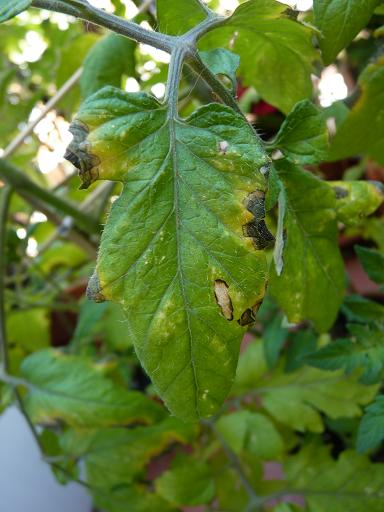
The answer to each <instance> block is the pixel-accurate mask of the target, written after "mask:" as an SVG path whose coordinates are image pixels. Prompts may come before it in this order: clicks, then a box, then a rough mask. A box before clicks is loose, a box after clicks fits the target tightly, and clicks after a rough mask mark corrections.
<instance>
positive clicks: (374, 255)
mask: <svg viewBox="0 0 384 512" xmlns="http://www.w3.org/2000/svg"><path fill="white" fill-rule="evenodd" d="M355 250H356V254H357V256H358V257H359V260H360V261H361V263H362V265H363V267H364V270H365V271H366V273H367V274H368V275H369V277H370V278H371V279H372V281H375V282H376V283H378V284H384V254H382V253H381V252H379V251H376V250H374V249H367V248H366V247H361V246H359V245H357V246H356V247H355Z"/></svg>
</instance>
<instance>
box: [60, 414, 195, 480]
mask: <svg viewBox="0 0 384 512" xmlns="http://www.w3.org/2000/svg"><path fill="white" fill-rule="evenodd" d="M195 433H196V432H195V428H194V426H192V427H191V425H190V424H186V423H182V422H181V420H177V419H176V418H168V419H166V420H164V421H162V422H160V423H158V424H157V425H153V426H149V427H137V428H133V429H127V428H109V429H97V430H95V429H90V430H87V429H83V430H69V431H67V432H66V433H65V435H64V436H63V437H62V439H61V444H62V447H63V449H64V452H65V453H66V454H68V455H70V456H71V457H75V458H76V459H79V458H81V460H82V461H83V463H84V467H85V471H86V475H87V481H88V483H89V485H90V486H91V487H92V488H95V489H99V490H111V489H113V488H116V487H117V486H119V485H123V484H125V485H127V484H129V485H131V484H132V483H134V480H135V479H137V478H138V477H143V476H144V471H145V467H146V465H147V464H148V463H149V461H150V460H151V459H152V458H153V457H155V456H157V455H159V454H161V453H162V452H163V451H165V450H166V449H167V448H168V447H169V446H171V445H172V444H174V443H183V444H186V443H188V442H191V441H192V440H193V437H194V435H195Z"/></svg>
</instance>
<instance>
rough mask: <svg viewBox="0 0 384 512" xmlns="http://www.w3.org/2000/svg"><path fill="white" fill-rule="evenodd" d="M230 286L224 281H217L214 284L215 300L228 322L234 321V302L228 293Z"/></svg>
mask: <svg viewBox="0 0 384 512" xmlns="http://www.w3.org/2000/svg"><path fill="white" fill-rule="evenodd" d="M228 288H229V286H228V285H227V283H226V282H225V281H223V280H222V279H216V280H215V284H214V292H215V298H216V302H217V304H218V306H219V307H220V309H221V313H222V314H223V316H224V318H226V319H227V320H233V306H232V300H231V297H230V296H229V292H228Z"/></svg>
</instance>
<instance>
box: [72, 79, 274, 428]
mask: <svg viewBox="0 0 384 512" xmlns="http://www.w3.org/2000/svg"><path fill="white" fill-rule="evenodd" d="M71 130H72V133H73V134H74V141H73V143H72V144H71V146H70V147H69V150H68V153H67V156H68V158H69V159H71V161H72V162H74V163H75V164H76V165H77V166H78V167H80V168H81V175H82V179H83V182H84V186H87V185H89V184H90V183H91V182H92V181H94V180H95V179H98V178H99V179H112V180H120V181H123V182H124V190H123V192H122V195H121V196H120V198H119V199H118V200H117V201H116V202H115V203H114V204H113V207H112V211H111V214H110V216H109V220H108V223H107V225H106V228H105V230H104V233H103V237H102V241H101V247H100V253H99V258H98V264H97V270H96V274H95V275H94V277H93V278H92V279H91V281H90V285H89V288H88V294H89V296H90V297H91V298H95V299H96V300H103V299H104V298H105V299H109V300H112V301H115V302H120V303H121V304H122V305H123V307H124V309H125V311H126V313H127V328H129V332H130V334H131V337H132V339H133V342H134V345H135V349H136V352H137V354H138V356H139V359H140V361H141V363H142V364H143V366H144V368H145V369H146V371H147V373H148V374H149V376H150V377H151V379H152V381H153V382H154V384H155V386H156V389H157V390H158V392H159V394H160V396H161V397H162V398H163V399H164V401H165V402H166V404H167V406H168V407H169V408H170V410H171V411H172V412H173V413H174V414H175V415H177V416H179V417H181V418H184V419H188V420H192V419H196V418H199V417H202V416H209V415H211V414H213V413H214V412H215V411H216V410H217V409H218V407H220V405H221V404H222V402H223V400H224V398H225V396H226V394H227V393H228V391H229V389H230V387H231V384H232V381H233V378H234V374H235V370H236V364H237V357H238V353H239V345H240V341H241V338H242V334H243V330H242V328H241V326H244V325H247V324H249V323H251V322H253V321H254V315H255V313H256V311H257V309H258V307H259V305H260V303H261V300H262V298H263V296H264V292H265V284H266V275H267V269H266V261H265V255H264V253H263V251H262V249H263V248H265V247H266V246H267V245H269V244H270V243H271V241H272V240H273V238H272V236H271V235H270V233H269V231H268V229H267V227H266V224H265V222H264V216H265V208H264V193H265V192H264V191H265V188H266V181H265V173H264V171H265V168H262V167H263V166H265V165H267V164H268V162H269V160H268V156H267V155H266V154H265V152H264V151H263V149H262V146H261V143H260V142H259V140H258V139H257V137H256V136H255V134H254V132H253V131H252V129H251V128H250V126H249V125H248V124H247V123H246V122H245V121H244V120H243V118H242V117H241V116H239V115H238V114H236V113H234V112H233V111H232V110H231V109H229V108H228V107H225V106H222V105H218V104H213V105H207V106H204V107H202V108H200V109H199V110H197V111H196V112H195V113H194V114H193V115H192V116H191V117H189V118H188V119H186V120H179V119H177V120H176V119H168V116H167V106H166V105H160V104H159V103H158V102H157V100H156V99H155V98H152V97H150V96H148V95H146V94H142V93H139V94H127V93H125V92H123V91H120V90H117V89H114V88H111V87H106V88H104V89H102V90H101V91H100V92H98V93H96V94H95V95H93V96H92V97H90V98H89V99H88V100H87V101H86V102H85V103H84V104H83V106H82V108H81V110H80V112H79V114H78V116H77V119H76V121H75V122H74V123H73V125H72V128H71ZM239 262H241V264H239ZM239 324H240V325H239Z"/></svg>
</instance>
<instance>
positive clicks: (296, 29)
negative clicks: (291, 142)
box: [202, 0, 317, 113]
mask: <svg viewBox="0 0 384 512" xmlns="http://www.w3.org/2000/svg"><path fill="white" fill-rule="evenodd" d="M311 36H312V31H311V29H309V28H308V27H306V26H304V25H302V24H300V23H299V22H297V21H295V20H294V19H292V18H290V17H289V15H288V14H287V6H286V5H283V4H281V3H278V2H275V1H274V0H250V1H249V2H245V3H243V4H241V5H240V6H239V7H238V8H237V9H236V11H235V12H234V14H233V15H232V16H231V17H229V18H228V20H227V21H226V22H225V24H224V26H223V27H220V28H217V29H215V30H213V31H212V32H210V33H209V34H208V35H207V36H205V38H204V39H203V40H202V44H203V45H204V47H206V46H208V47H209V48H212V47H218V46H225V45H227V46H229V47H230V49H231V50H232V51H234V52H235V53H237V54H238V55H240V57H241V64H240V75H241V76H242V78H243V80H244V84H245V85H252V86H254V87H255V88H256V90H257V92H258V93H259V94H260V95H261V96H262V98H263V99H265V100H266V101H268V102H269V103H271V104H272V105H275V106H276V107H278V108H279V109H280V110H282V111H283V112H285V113H288V112H289V111H290V110H291V109H292V108H293V106H294V105H295V104H296V103H297V102H298V101H300V100H302V99H304V98H309V97H310V96H311V91H312V82H311V72H312V63H313V61H315V60H316V59H317V53H316V51H315V50H314V48H313V46H312V42H311Z"/></svg>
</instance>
